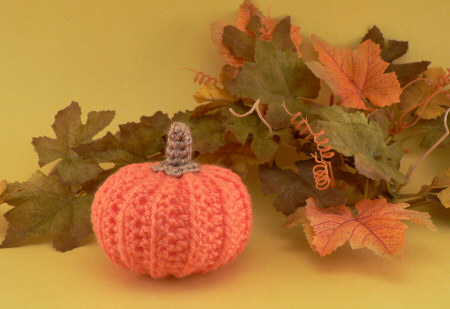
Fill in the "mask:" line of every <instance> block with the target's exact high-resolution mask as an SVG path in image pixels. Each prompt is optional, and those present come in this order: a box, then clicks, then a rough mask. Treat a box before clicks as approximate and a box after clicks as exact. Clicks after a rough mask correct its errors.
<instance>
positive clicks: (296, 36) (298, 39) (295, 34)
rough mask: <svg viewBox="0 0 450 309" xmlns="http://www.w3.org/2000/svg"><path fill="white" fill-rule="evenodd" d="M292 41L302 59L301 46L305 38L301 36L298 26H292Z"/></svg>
mask: <svg viewBox="0 0 450 309" xmlns="http://www.w3.org/2000/svg"><path fill="white" fill-rule="evenodd" d="M291 41H292V43H294V46H295V49H296V50H297V54H298V57H299V58H301V57H302V53H301V52H300V45H301V44H302V41H303V37H302V35H301V34H300V27H299V26H296V25H291Z"/></svg>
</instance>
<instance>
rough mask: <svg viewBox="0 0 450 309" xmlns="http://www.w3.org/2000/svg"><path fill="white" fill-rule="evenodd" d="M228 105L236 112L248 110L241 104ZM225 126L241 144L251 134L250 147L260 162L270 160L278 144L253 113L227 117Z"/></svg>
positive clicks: (241, 112)
mask: <svg viewBox="0 0 450 309" xmlns="http://www.w3.org/2000/svg"><path fill="white" fill-rule="evenodd" d="M230 107H231V108H232V109H233V110H234V111H235V112H236V113H238V114H244V113H246V112H247V111H248V110H249V108H247V107H245V106H244V105H242V104H233V105H231V106H230ZM225 127H226V129H227V130H228V131H230V132H232V133H233V134H234V135H235V136H236V138H237V140H238V141H239V142H240V143H241V144H242V145H244V144H245V143H246V141H247V139H248V138H249V136H251V138H252V141H251V149H252V151H253V153H254V155H255V157H256V159H257V160H258V161H259V162H260V163H264V162H268V161H270V160H271V159H272V158H273V156H274V154H275V153H276V152H277V150H278V144H277V143H276V142H275V141H274V140H273V139H272V138H271V136H270V132H269V130H268V129H267V127H266V126H265V125H264V124H263V123H262V121H261V120H260V119H259V118H258V116H257V115H255V114H250V115H247V116H245V117H236V116H231V117H228V118H227V120H226V122H225ZM275 134H276V133H275Z"/></svg>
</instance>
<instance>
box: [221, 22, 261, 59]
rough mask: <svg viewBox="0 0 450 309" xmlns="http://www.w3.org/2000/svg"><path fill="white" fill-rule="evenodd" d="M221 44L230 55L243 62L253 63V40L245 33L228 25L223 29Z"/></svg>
mask: <svg viewBox="0 0 450 309" xmlns="http://www.w3.org/2000/svg"><path fill="white" fill-rule="evenodd" d="M222 43H223V44H224V45H225V46H226V47H227V48H228V49H229V50H230V52H231V54H232V55H233V56H234V57H236V58H238V59H243V60H245V61H253V58H254V49H255V40H254V39H253V38H252V37H251V36H250V35H249V34H248V33H247V32H245V31H241V30H239V29H238V28H236V27H234V26H231V25H228V26H225V27H224V28H223V34H222Z"/></svg>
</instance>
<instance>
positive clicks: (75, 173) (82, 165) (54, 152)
mask: <svg viewBox="0 0 450 309" xmlns="http://www.w3.org/2000/svg"><path fill="white" fill-rule="evenodd" d="M114 115H115V113H114V112H113V111H100V112H90V113H88V115H87V121H86V124H83V123H82V122H81V108H80V106H79V105H78V103H76V102H72V103H71V104H70V105H69V106H68V107H66V108H65V109H63V110H61V111H59V112H58V113H57V114H56V116H55V122H54V123H53V125H52V128H53V131H54V132H55V134H56V138H55V139H52V138H49V137H46V136H45V137H37V138H33V142H32V143H33V145H34V147H35V150H36V152H37V153H38V156H39V166H44V165H47V164H48V163H50V162H52V161H55V160H57V159H61V160H60V162H58V164H57V165H56V167H55V172H56V174H57V175H58V176H59V177H60V178H61V179H62V180H63V181H64V182H66V183H67V184H82V183H83V182H85V181H88V180H90V179H93V178H95V177H97V175H99V174H100V173H101V172H102V169H101V168H100V167H99V166H98V164H96V163H95V162H92V161H90V160H86V159H83V158H81V157H80V156H79V155H78V154H77V153H76V152H75V151H73V150H74V149H75V148H76V147H77V146H79V145H80V144H83V143H87V142H89V141H91V140H92V138H93V137H94V136H95V135H96V134H97V133H99V132H100V131H101V130H103V129H104V128H105V127H106V126H108V125H109V124H110V123H111V121H112V120H113V118H114Z"/></svg>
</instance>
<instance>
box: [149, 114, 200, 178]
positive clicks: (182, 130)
mask: <svg viewBox="0 0 450 309" xmlns="http://www.w3.org/2000/svg"><path fill="white" fill-rule="evenodd" d="M199 170H200V165H199V164H198V163H196V162H194V161H192V136H191V130H190V129H189V126H188V125H187V124H184V123H182V122H173V123H172V125H171V126H170V130H169V135H168V137H167V147H166V160H164V161H163V162H161V163H160V164H158V165H155V166H153V171H155V172H164V173H166V174H167V175H169V176H173V177H180V176H182V175H183V174H184V173H186V172H191V173H196V172H198V171H199Z"/></svg>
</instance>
